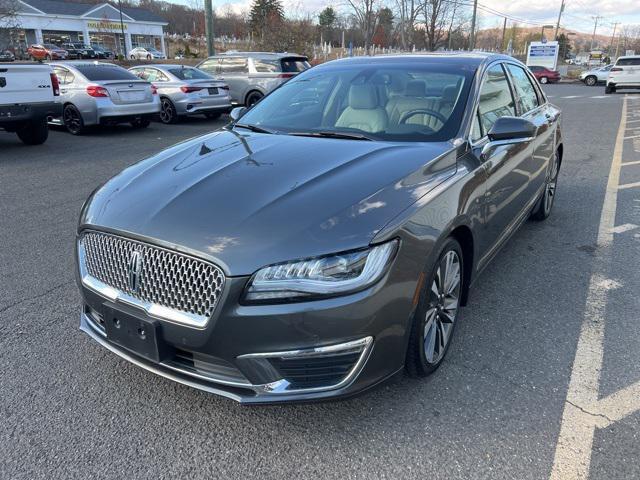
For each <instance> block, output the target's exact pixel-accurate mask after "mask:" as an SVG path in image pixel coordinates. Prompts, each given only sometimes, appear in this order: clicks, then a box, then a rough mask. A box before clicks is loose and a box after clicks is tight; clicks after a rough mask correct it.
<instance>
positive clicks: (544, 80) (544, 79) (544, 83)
mask: <svg viewBox="0 0 640 480" xmlns="http://www.w3.org/2000/svg"><path fill="white" fill-rule="evenodd" d="M540 83H541V84H543V85H546V84H547V83H549V79H548V78H547V77H540Z"/></svg>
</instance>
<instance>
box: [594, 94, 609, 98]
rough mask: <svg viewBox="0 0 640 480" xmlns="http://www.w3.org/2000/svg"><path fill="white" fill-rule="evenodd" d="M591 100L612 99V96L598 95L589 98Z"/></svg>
mask: <svg viewBox="0 0 640 480" xmlns="http://www.w3.org/2000/svg"><path fill="white" fill-rule="evenodd" d="M589 98H612V97H611V96H610V95H596V96H593V97H589Z"/></svg>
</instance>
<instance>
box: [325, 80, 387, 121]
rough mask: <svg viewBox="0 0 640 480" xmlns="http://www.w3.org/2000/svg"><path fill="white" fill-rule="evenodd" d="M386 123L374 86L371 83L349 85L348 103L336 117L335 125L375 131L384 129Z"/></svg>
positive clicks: (385, 114) (384, 113)
mask: <svg viewBox="0 0 640 480" xmlns="http://www.w3.org/2000/svg"><path fill="white" fill-rule="evenodd" d="M387 124H388V119H387V112H386V111H385V109H384V108H382V107H381V106H379V105H378V93H377V91H376V87H375V86H374V85H371V84H361V85H351V87H350V88H349V105H348V106H347V108H345V110H344V112H342V114H341V115H340V117H339V118H338V121H337V122H336V127H344V128H356V129H358V130H362V131H363V132H369V133H375V132H382V131H384V130H385V129H386V128H387Z"/></svg>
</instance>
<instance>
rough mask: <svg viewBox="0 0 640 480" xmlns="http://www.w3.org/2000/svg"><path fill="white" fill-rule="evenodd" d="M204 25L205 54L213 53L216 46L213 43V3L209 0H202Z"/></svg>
mask: <svg viewBox="0 0 640 480" xmlns="http://www.w3.org/2000/svg"><path fill="white" fill-rule="evenodd" d="M204 27H205V32H206V35H207V55H209V56H211V55H215V54H216V47H215V45H214V43H213V39H214V37H215V35H214V33H213V5H212V4H211V0H204Z"/></svg>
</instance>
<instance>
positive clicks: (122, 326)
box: [103, 306, 171, 363]
mask: <svg viewBox="0 0 640 480" xmlns="http://www.w3.org/2000/svg"><path fill="white" fill-rule="evenodd" d="M103 318H104V324H105V331H106V333H107V339H108V340H109V341H110V342H112V343H114V344H116V345H118V346H120V347H122V348H124V349H126V350H129V351H130V352H132V353H135V354H136V355H140V356H141V357H144V358H146V359H147V360H151V361H152V362H156V363H159V362H161V361H162V360H164V359H166V358H167V357H169V356H170V355H171V348H169V346H168V345H167V344H166V343H165V342H164V341H163V340H162V338H161V336H160V328H161V325H160V322H158V321H157V320H144V319H141V318H138V317H135V316H133V315H129V314H127V313H125V312H122V311H120V310H115V309H113V308H111V307H109V306H105V309H104V312H103Z"/></svg>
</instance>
